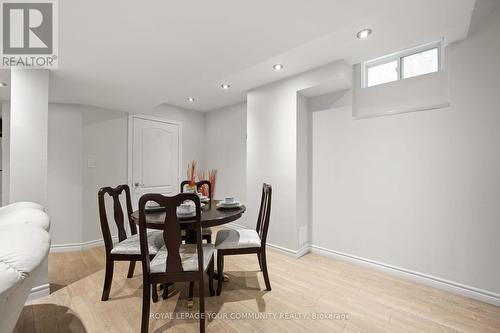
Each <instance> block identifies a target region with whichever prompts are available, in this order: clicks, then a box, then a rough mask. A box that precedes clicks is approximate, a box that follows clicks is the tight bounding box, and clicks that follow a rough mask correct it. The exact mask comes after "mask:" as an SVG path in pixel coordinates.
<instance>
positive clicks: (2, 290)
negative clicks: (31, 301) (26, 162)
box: [0, 202, 50, 332]
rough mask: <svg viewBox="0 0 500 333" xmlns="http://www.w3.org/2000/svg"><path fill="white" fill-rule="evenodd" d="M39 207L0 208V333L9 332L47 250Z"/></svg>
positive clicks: (45, 224) (16, 205) (46, 227)
mask: <svg viewBox="0 0 500 333" xmlns="http://www.w3.org/2000/svg"><path fill="white" fill-rule="evenodd" d="M49 227H50V222H49V217H48V216H47V214H46V213H45V212H44V211H43V207H42V206H40V205H38V204H35V203H30V202H19V203H14V204H11V205H7V206H4V207H1V208H0V332H12V330H13V329H14V327H15V325H16V322H17V319H18V317H19V315H20V313H21V311H22V309H23V306H24V303H25V302H26V299H27V298H28V295H29V293H30V291H31V288H33V287H34V283H35V282H36V279H37V277H38V275H39V273H40V272H41V270H42V269H43V265H41V264H42V263H43V261H44V260H45V259H46V258H47V256H48V253H49V247H50V236H49V233H48V230H49Z"/></svg>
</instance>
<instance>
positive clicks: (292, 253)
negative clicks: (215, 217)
mask: <svg viewBox="0 0 500 333" xmlns="http://www.w3.org/2000/svg"><path fill="white" fill-rule="evenodd" d="M224 226H225V227H227V228H229V229H235V230H238V229H248V227H245V226H244V225H241V224H238V223H234V222H232V223H228V224H226V225H224ZM267 246H268V247H269V248H270V249H273V250H275V251H278V252H280V253H283V254H286V255H290V256H293V257H296V258H299V257H302V256H303V255H305V254H307V253H308V252H309V250H310V247H309V245H308V244H306V245H304V246H302V247H301V248H300V249H298V250H292V249H289V248H286V247H284V246H279V245H276V244H272V243H267Z"/></svg>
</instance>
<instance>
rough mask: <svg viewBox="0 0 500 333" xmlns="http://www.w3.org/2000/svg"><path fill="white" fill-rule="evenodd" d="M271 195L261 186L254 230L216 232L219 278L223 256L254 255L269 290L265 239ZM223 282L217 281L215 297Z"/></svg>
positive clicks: (268, 188)
mask: <svg viewBox="0 0 500 333" xmlns="http://www.w3.org/2000/svg"><path fill="white" fill-rule="evenodd" d="M271 195H272V187H271V185H269V184H263V186H262V197H261V201H260V210H259V216H258V218H257V227H256V228H255V230H253V229H239V230H234V229H222V230H219V231H218V232H217V236H216V238H215V249H216V250H217V274H218V275H219V277H221V276H224V256H231V255H238V254H249V253H256V254H257V259H258V260H259V266H260V270H261V271H262V273H263V274H264V282H265V283H266V289H267V290H269V291H270V290H271V283H270V282H269V274H268V272H267V259H266V239H267V230H268V228H269V216H270V214H271ZM223 282H224V279H221V278H219V279H218V283H217V295H220V293H221V291H222V283H223Z"/></svg>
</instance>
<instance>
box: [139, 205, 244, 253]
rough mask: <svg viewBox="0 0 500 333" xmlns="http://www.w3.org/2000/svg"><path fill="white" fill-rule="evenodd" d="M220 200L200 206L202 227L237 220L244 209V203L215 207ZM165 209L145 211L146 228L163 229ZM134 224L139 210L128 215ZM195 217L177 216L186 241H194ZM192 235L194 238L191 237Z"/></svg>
mask: <svg viewBox="0 0 500 333" xmlns="http://www.w3.org/2000/svg"><path fill="white" fill-rule="evenodd" d="M219 201H220V200H211V201H209V202H208V203H206V204H205V205H204V206H203V207H202V208H201V226H202V227H203V228H210V227H215V226H218V225H223V224H226V223H229V222H234V221H236V220H238V219H239V218H240V217H241V216H242V215H243V213H244V212H245V210H246V207H245V205H241V206H239V207H237V208H231V209H228V208H225V209H221V208H218V207H217V203H219ZM165 215H166V213H165V211H160V212H146V214H145V216H146V228H149V229H158V230H163V226H164V224H165ZM130 217H131V219H132V221H134V223H135V224H139V211H138V210H136V211H134V212H133V213H132V215H131V216H130ZM195 223H196V219H195V218H179V224H180V227H181V229H184V230H186V243H196V235H195V232H194V224H195ZM193 235H194V239H192V237H193Z"/></svg>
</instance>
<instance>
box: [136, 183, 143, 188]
mask: <svg viewBox="0 0 500 333" xmlns="http://www.w3.org/2000/svg"><path fill="white" fill-rule="evenodd" d="M134 186H135V187H139V186H144V184H140V183H134Z"/></svg>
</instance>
